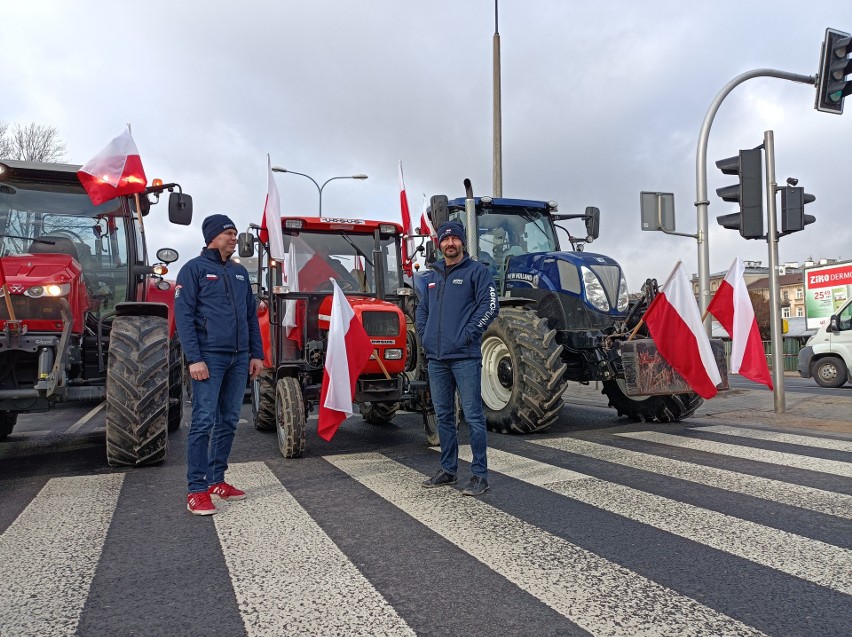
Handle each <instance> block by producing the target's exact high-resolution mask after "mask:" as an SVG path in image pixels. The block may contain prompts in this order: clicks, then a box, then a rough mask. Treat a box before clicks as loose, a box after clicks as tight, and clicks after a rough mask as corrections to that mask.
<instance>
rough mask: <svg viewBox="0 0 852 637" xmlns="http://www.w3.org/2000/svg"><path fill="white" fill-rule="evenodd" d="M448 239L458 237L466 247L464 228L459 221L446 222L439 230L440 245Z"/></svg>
mask: <svg viewBox="0 0 852 637" xmlns="http://www.w3.org/2000/svg"><path fill="white" fill-rule="evenodd" d="M447 237H458V238H459V241H461V242H462V245H465V243H466V241H467V240H466V239H465V236H464V226H462V224H460V223H459V222H458V221H445V222H444V223H442V224H441V227H440V228H438V245H441V241H443V240H444V239H445V238H447Z"/></svg>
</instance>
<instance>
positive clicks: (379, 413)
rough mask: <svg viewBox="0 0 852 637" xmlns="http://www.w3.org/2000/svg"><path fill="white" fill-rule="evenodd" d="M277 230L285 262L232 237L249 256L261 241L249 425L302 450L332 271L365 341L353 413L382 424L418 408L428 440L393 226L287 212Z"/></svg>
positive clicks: (286, 452) (409, 297) (253, 240)
mask: <svg viewBox="0 0 852 637" xmlns="http://www.w3.org/2000/svg"><path fill="white" fill-rule="evenodd" d="M282 233H283V239H284V251H285V255H286V257H285V263H284V264H281V263H276V262H275V260H274V259H271V258H270V256H269V252H268V248H267V245H266V244H265V243H264V242H263V241H260V240H259V238H257V237H256V236H255V234H253V233H248V232H247V233H242V234H241V235H240V250H239V255H240V257H241V258H248V257H252V256H253V255H254V247H255V244H257V245H258V246H260V254H259V256H258V276H257V280H258V281H259V282H262V283H260V284H259V290H258V296H259V300H260V303H259V307H258V317H259V321H260V329H261V335H262V338H263V345H264V353H265V361H264V371H263V372H262V373H261V374H260V375H259V376H258V377H257V378H256V379H254V381H252V391H251V396H252V413H253V416H254V424H255V427H256V428H257V429H260V430H269V431H271V430H275V431H277V434H278V447H279V450H280V452H281V454H282V455H283V456H284V457H285V458H300V457H302V456H303V455H304V453H305V446H306V418H307V414H308V413H309V412H310V411H311V410H312V409H313V408H314V407H315V406H317V405H318V403H319V397H320V390H321V388H322V379H323V369H324V364H325V355H326V348H327V345H328V330H329V320H330V318H331V317H330V314H331V302H332V283H331V280H330V279H331V278H334V279H335V280H336V281H337V284H338V285H339V286H340V288H341V290H342V291H343V292H344V293H345V295H346V297H347V299H348V300H349V302H350V304H351V305H352V308H353V310H354V311H355V315H356V317H357V319H358V320H360V321H361V322H362V323H363V325H364V329H365V331H366V332H367V335H368V336H369V337H370V342H371V344H372V346H373V358H371V360H369V361H368V363H367V366H366V368H365V369H364V371H363V372H362V373H361V375H360V376H359V378H358V381H357V385H356V390H355V399H354V402H355V403H357V404H358V405H359V406H360V411H361V415H362V417H363V418H364V420H365V421H367V422H368V423H371V424H375V425H381V424H385V423H388V422H390V421H391V420H392V419H393V418H394V417H395V416H396V414H397V411H399V410H400V409H402V406H403V405H405V407H406V408H407V409H412V408H417V409H418V410H421V411H423V413H424V423H425V427H426V434H427V437H428V438H429V439H430V440H431V441H432V443H433V444H434V443H436V442H437V430H436V429H435V422H434V412H431V411H429V412H428V414H427V410H425V409H421V407H420V406H421V405H424V404H425V402H426V401H427V398H426V382H425V381H422V380H417V379H416V378H414V377H413V376H412V374H411V373H410V372H411V368H412V367H413V365H414V363H413V362H412V358H411V356H410V353H411V350H412V345H411V344H410V339H411V338H412V336H411V335H412V333H413V329H412V328H411V327H410V325H411V322H412V318H413V316H414V302H415V297H414V292H413V290H412V289H411V287H410V286H406V285H405V284H404V281H403V273H402V262H401V253H400V238H401V235H402V228H401V226H399V225H398V224H395V223H389V222H381V221H367V220H363V219H330V218H320V217H287V218H285V219H283V220H282ZM258 234H259V233H258ZM288 259H289V260H290V261H291V263H290V264H287V263H286V261H287V260H288ZM288 270H289V276H286V275H287V271H288ZM285 276H286V280H285ZM412 406H414V407H412ZM430 415H431V418H430V417H429V416H430Z"/></svg>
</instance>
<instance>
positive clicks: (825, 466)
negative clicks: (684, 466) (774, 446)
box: [615, 431, 852, 478]
mask: <svg viewBox="0 0 852 637" xmlns="http://www.w3.org/2000/svg"><path fill="white" fill-rule="evenodd" d="M615 435H616V436H621V437H623V438H632V439H634V440H644V441H646V442H654V443H657V444H660V445H668V446H670V447H680V448H682V449H694V450H696V451H703V452H705V453H714V454H718V455H721V456H730V457H733V458H742V459H744V460H753V461H755V462H765V463H768V464H775V465H781V466H782V467H792V468H795V469H804V470H806V471H818V472H820V473H830V474H831V475H835V476H842V477H844V478H852V462H841V461H839V460H823V459H822V458H810V457H808V456H800V455H797V454H794V453H784V452H781V451H768V450H766V449H754V448H752V447H741V446H739V445H732V444H729V443H726V442H714V441H712V440H701V439H698V438H687V437H685V436H675V435H672V434H664V433H658V432H655V431H637V432H629V433H620V434H615Z"/></svg>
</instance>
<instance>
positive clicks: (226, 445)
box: [175, 214, 263, 515]
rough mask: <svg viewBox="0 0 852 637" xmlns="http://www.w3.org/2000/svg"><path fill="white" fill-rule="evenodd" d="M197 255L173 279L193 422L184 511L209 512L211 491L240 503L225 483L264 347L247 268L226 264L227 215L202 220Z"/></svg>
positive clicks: (232, 244) (232, 237)
mask: <svg viewBox="0 0 852 637" xmlns="http://www.w3.org/2000/svg"><path fill="white" fill-rule="evenodd" d="M201 231H202V233H203V234H204V243H205V245H206V246H207V247H206V248H205V249H204V250H202V252H201V255H200V256H197V257H195V258H194V259H192V260H191V261H189V262H188V263H187V264H186V265H184V266H183V267H182V268H181V269H180V272H179V273H178V276H177V288H176V289H175V323H176V325H177V331H178V334H179V335H180V342H181V346H182V347H183V353H184V356H185V357H186V360H187V363H188V364H189V375H190V378H191V379H192V381H191V382H192V424H191V425H190V428H189V434H188V435H187V441H186V460H187V471H186V475H187V482H188V484H189V494H188V495H187V498H186V508H187V510H188V511H189V512H190V513H192V514H193V515H213V514H214V513H216V507H215V505H214V504H213V501H212V499H211V496H215V497H217V498H219V499H221V500H242V499H243V498H245V497H246V494H245V493H244V492H243V491H241V490H240V489H237V488H236V487H234V486H232V485H230V484H228V483H227V482H225V471H226V470H227V469H228V456H229V455H230V454H231V445H232V443H233V441H234V434H235V433H236V430H237V423H238V422H239V419H240V409H241V408H242V402H243V394H244V392H245V388H246V381H247V380H248V375H249V374H251V376H252V378H254V377H255V376H257V374H259V373H260V371H261V370H262V369H263V345H262V343H261V340H260V327H259V326H258V322H257V306H256V304H255V299H254V295H253V294H252V290H251V281H250V280H249V274H248V271H247V270H246V269H245V268H244V267H243V266H242V265H240V264H239V263H233V262H232V261H231V255H232V254H234V252H235V250H236V249H237V229H236V227H235V226H234V222H233V221H231V220H230V219H229V218H228V217H227V216H226V215H221V214H216V215H210V216H209V217H207V218H206V219H205V220H204V223H202V224H201Z"/></svg>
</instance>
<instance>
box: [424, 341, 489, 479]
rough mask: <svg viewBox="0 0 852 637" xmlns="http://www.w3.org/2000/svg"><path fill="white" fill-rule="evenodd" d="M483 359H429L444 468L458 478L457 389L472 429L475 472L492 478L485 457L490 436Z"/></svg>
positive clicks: (430, 380)
mask: <svg viewBox="0 0 852 637" xmlns="http://www.w3.org/2000/svg"><path fill="white" fill-rule="evenodd" d="M481 376H482V359H480V358H464V359H460V360H446V361H438V360H432V359H430V360H429V389H430V391H431V392H432V403H433V405H434V406H435V418H436V419H437V421H438V438H439V439H440V440H441V468H442V469H443V470H444V471H446V472H447V473H452V474H453V475H456V473H458V469H459V440H458V433H457V431H456V400H455V398H456V389H458V392H459V399H460V401H461V408H462V412H464V419H465V420H466V421H467V425H468V428H469V429H470V449H471V451H472V452H473V464H472V465H471V473H473V475H475V476H479V477H480V478H487V477H488V462H487V460H486V457H485V448H486V444H487V436H486V430H485V413H484V412H483V411H482V387H481V385H480V382H481V381H480V378H481Z"/></svg>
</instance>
